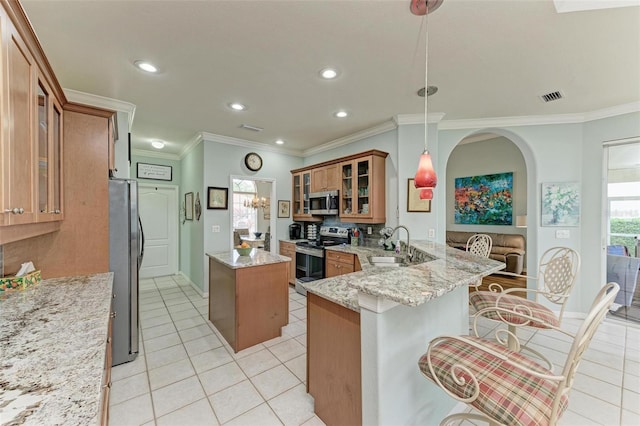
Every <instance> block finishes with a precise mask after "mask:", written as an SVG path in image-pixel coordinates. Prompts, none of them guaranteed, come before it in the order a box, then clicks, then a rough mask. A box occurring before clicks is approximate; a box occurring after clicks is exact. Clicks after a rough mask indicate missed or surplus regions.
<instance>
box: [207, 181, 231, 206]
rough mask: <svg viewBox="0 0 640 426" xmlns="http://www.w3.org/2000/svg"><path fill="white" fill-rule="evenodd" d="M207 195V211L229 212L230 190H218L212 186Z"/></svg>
mask: <svg viewBox="0 0 640 426" xmlns="http://www.w3.org/2000/svg"><path fill="white" fill-rule="evenodd" d="M207 189H208V195H207V209H218V210H227V209H228V208H229V207H228V205H227V200H228V199H229V188H218V187H215V186H210V187H208V188H207Z"/></svg>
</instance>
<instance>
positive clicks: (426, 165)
mask: <svg viewBox="0 0 640 426" xmlns="http://www.w3.org/2000/svg"><path fill="white" fill-rule="evenodd" d="M413 183H414V185H415V187H416V188H418V189H420V190H421V191H420V199H421V200H431V199H433V188H435V187H436V185H437V184H438V177H437V176H436V172H435V170H433V163H432V162H431V154H429V151H425V152H423V153H422V155H421V156H420V163H419V164H418V171H417V172H416V176H415V178H414V181H413Z"/></svg>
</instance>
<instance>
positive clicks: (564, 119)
mask: <svg viewBox="0 0 640 426" xmlns="http://www.w3.org/2000/svg"><path fill="white" fill-rule="evenodd" d="M634 112H640V102H631V103H628V104H624V105H617V106H614V107H610V108H604V109H601V110H597V111H591V112H586V113H579V114H556V115H529V116H520V117H494V118H478V119H471V120H444V121H442V123H440V125H439V126H438V130H456V129H470V128H477V127H483V128H484V127H514V126H541V125H548V124H577V123H586V122H589V121H594V120H601V119H603V118H609V117H615V116H617V115H622V114H629V113H634Z"/></svg>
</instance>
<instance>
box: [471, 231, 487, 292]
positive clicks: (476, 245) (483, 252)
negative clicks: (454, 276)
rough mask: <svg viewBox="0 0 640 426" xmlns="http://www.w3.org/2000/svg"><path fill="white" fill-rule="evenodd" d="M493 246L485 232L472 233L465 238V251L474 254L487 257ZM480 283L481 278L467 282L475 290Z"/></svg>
mask: <svg viewBox="0 0 640 426" xmlns="http://www.w3.org/2000/svg"><path fill="white" fill-rule="evenodd" d="M492 246H493V240H492V239H491V237H490V236H488V235H487V234H474V235H472V236H470V237H469V239H468V240H467V252H468V253H472V254H475V255H476V256H481V257H487V258H488V257H489V255H490V254H491V247H492ZM481 284H482V278H480V279H479V280H478V281H476V282H475V283H471V284H469V286H470V287H473V288H474V289H475V290H476V291H477V290H478V287H480V285H481Z"/></svg>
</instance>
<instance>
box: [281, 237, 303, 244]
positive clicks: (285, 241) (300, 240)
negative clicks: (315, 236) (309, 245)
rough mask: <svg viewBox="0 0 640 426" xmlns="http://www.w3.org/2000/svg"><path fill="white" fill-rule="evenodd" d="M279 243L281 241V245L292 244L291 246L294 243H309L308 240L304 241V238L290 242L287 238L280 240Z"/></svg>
mask: <svg viewBox="0 0 640 426" xmlns="http://www.w3.org/2000/svg"><path fill="white" fill-rule="evenodd" d="M279 241H282V242H283V243H292V244H295V243H301V242H303V241H309V240H307V239H305V238H298V239H297V240H290V239H288V238H287V239H283V238H281V239H280V240H279Z"/></svg>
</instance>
